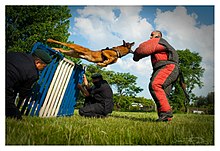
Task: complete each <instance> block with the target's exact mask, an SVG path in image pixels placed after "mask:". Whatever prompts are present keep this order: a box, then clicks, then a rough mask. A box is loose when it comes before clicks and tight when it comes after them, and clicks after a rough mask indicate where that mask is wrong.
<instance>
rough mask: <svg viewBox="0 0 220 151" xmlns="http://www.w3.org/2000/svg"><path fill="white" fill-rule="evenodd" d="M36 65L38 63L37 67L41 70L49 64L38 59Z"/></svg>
mask: <svg viewBox="0 0 220 151" xmlns="http://www.w3.org/2000/svg"><path fill="white" fill-rule="evenodd" d="M35 65H36V68H37V69H38V70H39V71H42V70H44V68H45V67H46V66H47V64H46V63H43V62H41V61H36V62H35Z"/></svg>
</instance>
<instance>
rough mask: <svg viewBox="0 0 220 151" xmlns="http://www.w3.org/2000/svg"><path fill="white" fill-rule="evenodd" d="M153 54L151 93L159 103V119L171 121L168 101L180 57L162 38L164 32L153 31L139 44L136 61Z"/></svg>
mask: <svg viewBox="0 0 220 151" xmlns="http://www.w3.org/2000/svg"><path fill="white" fill-rule="evenodd" d="M148 56H151V63H152V66H153V73H152V77H151V79H150V83H149V90H150V93H151V95H152V97H153V99H154V101H155V103H156V105H157V112H158V116H159V118H158V119H157V121H170V120H171V119H172V117H173V114H172V109H171V107H170V104H169V102H168V95H169V94H170V92H171V89H172V85H173V84H174V83H175V82H176V80H177V78H178V76H179V67H178V62H179V57H178V54H177V52H176V51H175V49H174V48H173V47H172V46H171V45H170V44H169V43H168V42H167V41H166V40H165V39H163V38H162V33H161V32H160V31H158V30H156V31H153V32H152V33H151V35H150V40H148V41H145V42H143V43H141V44H140V45H139V47H138V48H137V49H136V50H135V52H134V57H133V60H134V61H139V60H140V59H142V58H144V57H148Z"/></svg>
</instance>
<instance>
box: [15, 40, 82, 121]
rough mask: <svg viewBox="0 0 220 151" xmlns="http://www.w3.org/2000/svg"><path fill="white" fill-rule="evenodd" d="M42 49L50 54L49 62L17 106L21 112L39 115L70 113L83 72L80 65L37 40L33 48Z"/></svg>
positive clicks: (49, 115) (67, 114)
mask: <svg viewBox="0 0 220 151" xmlns="http://www.w3.org/2000/svg"><path fill="white" fill-rule="evenodd" d="M37 48H40V49H43V50H45V51H47V52H49V54H50V55H51V56H52V58H53V59H52V62H51V63H50V64H49V65H48V66H47V67H46V68H45V69H44V70H43V71H42V73H41V74H40V78H39V80H38V81H37V83H36V84H35V85H34V87H33V90H32V93H31V95H30V96H28V97H27V98H26V99H25V100H19V101H18V104H17V106H18V107H19V108H20V110H21V113H22V114H24V115H31V116H39V117H56V116H71V115H73V113H74V108H75V105H76V101H77V98H78V94H79V90H78V89H77V84H78V83H82V78H83V74H84V72H85V70H84V68H83V67H82V66H81V65H77V64H75V63H73V62H72V61H70V60H68V59H66V58H64V56H63V55H62V54H61V53H59V52H57V51H55V50H53V49H51V48H49V47H47V46H45V45H43V44H41V43H36V44H35V45H34V47H33V49H32V51H34V50H36V49H37Z"/></svg>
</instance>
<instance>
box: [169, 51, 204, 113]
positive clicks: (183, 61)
mask: <svg viewBox="0 0 220 151" xmlns="http://www.w3.org/2000/svg"><path fill="white" fill-rule="evenodd" d="M177 53H178V55H179V60H180V61H179V66H180V70H181V71H182V73H183V75H184V79H185V83H186V85H187V89H186V91H187V93H188V94H189V95H190V98H191V99H193V98H194V97H195V94H193V93H192V90H193V89H194V88H195V87H196V86H199V88H201V87H202V86H203V82H202V81H201V77H202V76H203V73H204V71H205V69H204V68H202V67H201V62H202V57H201V56H199V54H198V53H195V52H190V50H189V49H186V50H177ZM171 94H172V95H171V97H170V100H171V105H172V106H173V108H174V109H176V110H181V109H182V108H185V109H184V110H185V111H187V110H188V109H187V107H188V105H189V103H190V102H189V101H187V100H186V99H185V96H184V93H183V91H182V90H181V87H180V85H179V84H175V86H174V89H173V92H172V93H171Z"/></svg>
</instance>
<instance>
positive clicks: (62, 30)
mask: <svg viewBox="0 0 220 151" xmlns="http://www.w3.org/2000/svg"><path fill="white" fill-rule="evenodd" d="M70 17H71V14H70V10H69V8H68V7H67V6H6V17H5V19H6V25H5V27H6V50H7V51H20V52H30V51H31V48H32V46H33V44H34V43H35V42H38V41H39V42H46V39H48V38H54V39H56V40H60V41H67V39H68V37H69V33H68V29H69V23H70V21H69V18H70Z"/></svg>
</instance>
